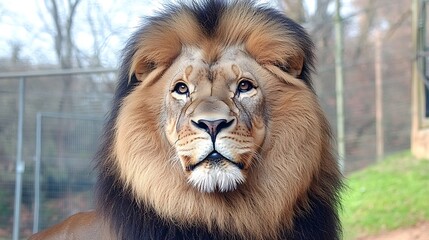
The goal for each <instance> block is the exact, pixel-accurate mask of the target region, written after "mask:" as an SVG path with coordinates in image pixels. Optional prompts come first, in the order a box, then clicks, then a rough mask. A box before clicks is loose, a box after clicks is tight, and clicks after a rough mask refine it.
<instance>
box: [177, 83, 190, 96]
mask: <svg viewBox="0 0 429 240" xmlns="http://www.w3.org/2000/svg"><path fill="white" fill-rule="evenodd" d="M173 92H176V93H177V94H181V95H184V94H186V95H187V94H188V93H189V88H188V86H186V84H185V83H182V82H179V83H177V84H176V85H175V86H174V89H173Z"/></svg>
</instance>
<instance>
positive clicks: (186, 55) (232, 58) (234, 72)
mask: <svg viewBox="0 0 429 240" xmlns="http://www.w3.org/2000/svg"><path fill="white" fill-rule="evenodd" d="M241 48H242V47H240V46H233V47H228V48H225V49H222V50H218V51H219V53H218V55H219V56H218V57H217V58H208V57H207V54H204V52H206V51H209V50H207V49H200V48H185V50H183V53H182V55H181V57H180V58H178V60H177V62H179V63H181V65H182V66H181V67H180V68H178V69H179V71H180V73H177V76H180V77H182V78H185V80H188V81H190V82H192V83H194V84H198V83H200V82H202V83H204V84H206V83H208V82H210V83H220V82H233V81H234V80H236V79H238V78H240V77H243V75H247V77H250V76H248V75H250V72H249V70H251V67H249V66H248V65H249V58H248V56H247V55H246V54H245V52H244V51H243V50H242V49H241Z"/></svg>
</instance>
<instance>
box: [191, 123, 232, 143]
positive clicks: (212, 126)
mask: <svg viewBox="0 0 429 240" xmlns="http://www.w3.org/2000/svg"><path fill="white" fill-rule="evenodd" d="M233 121H234V120H231V121H229V122H228V121H227V120H226V119H218V120H205V119H200V120H198V121H197V122H195V121H193V120H192V124H193V125H194V126H195V127H197V128H199V129H203V130H205V131H206V132H207V133H209V134H210V136H211V137H212V139H213V140H214V138H215V137H216V135H217V134H218V133H219V132H220V131H221V130H222V129H224V128H227V127H229V126H231V124H232V123H233Z"/></svg>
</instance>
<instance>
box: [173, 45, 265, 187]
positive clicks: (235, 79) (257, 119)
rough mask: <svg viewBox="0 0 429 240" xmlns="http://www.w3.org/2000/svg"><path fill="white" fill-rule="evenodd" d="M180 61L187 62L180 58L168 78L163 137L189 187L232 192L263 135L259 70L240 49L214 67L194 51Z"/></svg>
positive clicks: (230, 51)
mask: <svg viewBox="0 0 429 240" xmlns="http://www.w3.org/2000/svg"><path fill="white" fill-rule="evenodd" d="M181 57H182V58H183V59H187V60H183V61H182V60H180V59H179V60H178V62H179V64H178V65H179V66H177V68H176V69H178V70H176V71H174V73H173V74H172V76H173V77H172V78H171V79H168V80H167V81H168V86H169V88H168V91H167V92H165V100H166V101H165V109H166V118H167V119H168V124H167V126H166V128H165V132H166V136H167V138H168V140H169V142H170V144H171V145H172V146H173V148H174V149H175V151H176V152H177V156H178V157H179V159H180V163H181V166H182V168H183V171H184V173H185V174H186V176H187V179H188V182H189V184H191V185H193V186H194V187H196V188H198V189H199V190H200V191H203V192H213V191H230V190H234V189H235V188H236V187H237V185H238V184H240V183H242V182H244V181H245V179H246V174H247V170H248V169H249V167H250V166H251V165H252V164H253V161H255V159H257V156H258V151H259V149H260V146H261V144H262V142H263V139H264V135H265V131H266V129H265V128H266V124H265V121H264V115H266V113H265V110H266V109H265V108H264V96H263V91H262V89H261V87H260V85H261V83H260V78H261V74H258V73H257V71H256V70H259V68H260V67H258V65H257V64H256V62H254V61H251V60H250V58H248V57H247V56H246V54H245V53H244V52H243V51H240V49H239V47H236V48H228V49H226V50H224V52H223V54H222V58H221V59H218V61H216V63H214V64H207V63H206V62H205V61H204V59H203V58H202V57H201V54H199V50H198V49H189V50H187V51H185V53H184V54H183V56H181ZM189 59H190V60H189Z"/></svg>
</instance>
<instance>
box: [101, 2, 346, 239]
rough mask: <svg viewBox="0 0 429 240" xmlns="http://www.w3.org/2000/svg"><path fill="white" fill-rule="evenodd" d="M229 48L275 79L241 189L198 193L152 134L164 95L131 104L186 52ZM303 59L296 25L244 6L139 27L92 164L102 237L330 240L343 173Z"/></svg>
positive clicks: (161, 120)
mask: <svg viewBox="0 0 429 240" xmlns="http://www.w3.org/2000/svg"><path fill="white" fill-rule="evenodd" d="M238 44H240V45H243V46H244V48H245V49H246V52H247V54H248V56H249V58H252V59H254V60H255V61H256V62H257V63H258V64H259V65H260V66H262V67H263V68H264V69H266V70H267V71H268V72H269V73H270V74H272V76H275V77H276V78H277V79H280V80H281V81H277V82H272V83H267V84H266V85H265V89H264V91H265V92H264V95H265V97H266V99H265V106H264V107H266V109H267V110H266V114H267V118H268V119H269V120H268V123H267V133H266V136H265V140H264V144H263V145H262V146H261V149H260V159H259V162H258V164H254V165H253V166H252V167H251V169H250V170H249V173H248V178H247V180H246V183H245V184H243V185H242V186H239V187H238V189H236V190H235V191H232V192H226V193H219V192H214V193H201V192H199V191H197V190H195V189H192V188H190V187H189V186H188V185H187V182H186V179H185V177H184V176H182V175H183V172H182V171H181V170H180V167H178V166H175V165H174V164H175V161H174V160H173V159H172V158H173V157H174V154H172V150H171V146H170V145H169V144H168V141H167V140H166V138H165V136H163V134H162V132H161V131H160V130H159V129H160V128H162V127H163V125H164V124H165V123H166V122H167V121H168V120H169V119H165V115H163V111H166V109H165V108H164V107H163V103H164V102H163V101H164V96H162V94H160V92H162V91H149V92H146V94H147V95H144V96H143V95H141V96H138V97H135V96H134V97H130V96H131V93H133V92H134V91H137V90H136V89H138V88H139V87H141V85H145V86H151V85H156V84H155V82H156V81H157V79H159V78H160V76H162V75H163V74H164V72H165V71H166V70H167V69H168V68H169V67H170V66H171V65H172V63H173V62H174V61H175V60H176V57H177V56H178V55H179V54H180V52H181V50H182V49H183V47H184V46H187V47H189V46H191V47H192V46H197V47H199V48H201V49H205V50H206V52H205V54H206V57H207V58H208V59H211V61H213V62H215V61H216V59H217V58H218V57H219V56H218V54H219V53H220V52H221V51H220V49H221V48H222V47H225V46H233V45H238ZM313 58H314V57H313V44H312V42H311V40H310V38H309V37H308V35H307V34H306V33H305V31H304V30H303V28H302V27H300V26H299V25H298V24H296V23H294V22H293V21H292V20H290V19H289V18H287V17H285V16H284V15H283V14H281V13H280V12H278V11H276V10H273V9H271V8H268V7H265V6H261V5H256V4H254V3H252V2H248V1H245V2H240V1H236V2H223V1H202V2H200V3H194V4H190V5H183V4H179V5H172V6H169V7H168V8H167V10H165V11H163V12H162V13H159V14H158V15H156V16H154V17H150V18H148V19H146V23H145V24H144V25H143V26H142V27H141V28H139V30H138V31H137V32H136V33H135V34H134V35H133V36H132V37H131V38H130V40H129V41H128V43H127V45H126V47H125V50H124V55H123V60H122V66H121V68H120V72H119V82H118V85H117V89H116V92H115V96H114V100H113V107H112V109H111V112H110V114H109V117H108V122H107V124H106V126H105V128H104V136H103V139H104V140H103V142H102V144H101V148H100V149H99V152H98V154H97V158H96V161H97V170H98V175H99V176H98V182H97V204H96V205H97V211H99V212H100V213H101V214H102V217H103V218H104V219H105V220H106V221H107V222H108V223H109V224H110V226H111V229H112V232H114V233H115V234H116V235H117V236H118V238H119V239H127V240H128V239H339V236H340V233H341V230H340V223H339V219H338V213H337V208H338V191H339V189H340V188H341V174H340V173H339V171H338V166H337V163H336V158H335V154H334V153H333V150H332V149H333V147H332V143H331V141H332V137H331V134H330V128H329V124H328V122H327V120H326V119H325V117H324V114H323V112H322V110H321V109H320V106H319V104H318V103H317V99H316V95H315V93H314V91H313V87H312V83H311V77H310V74H311V72H312V69H313ZM285 87H287V89H288V91H287V92H284V91H282V89H285ZM155 90H161V89H158V88H155ZM123 109H132V110H128V111H129V112H127V111H125V110H123ZM124 129H125V130H124ZM121 131H127V133H123V132H121ZM130 156H131V157H130ZM176 165H177V163H176Z"/></svg>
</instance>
